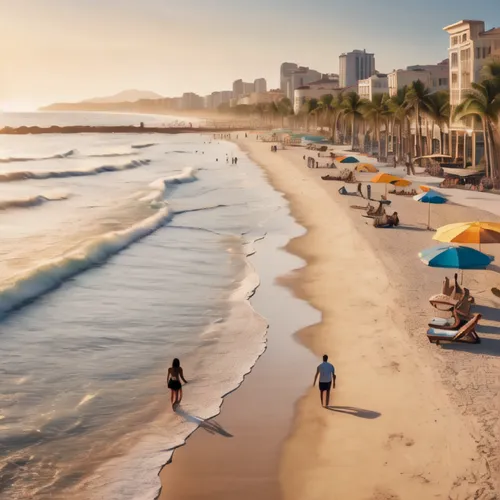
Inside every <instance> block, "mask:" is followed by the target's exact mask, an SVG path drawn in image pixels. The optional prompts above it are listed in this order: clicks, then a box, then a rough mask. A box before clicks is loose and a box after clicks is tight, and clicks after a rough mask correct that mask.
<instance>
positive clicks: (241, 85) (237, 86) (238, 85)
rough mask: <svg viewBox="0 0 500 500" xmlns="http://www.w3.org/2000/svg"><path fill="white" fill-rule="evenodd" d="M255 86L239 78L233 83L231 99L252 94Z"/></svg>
mask: <svg viewBox="0 0 500 500" xmlns="http://www.w3.org/2000/svg"><path fill="white" fill-rule="evenodd" d="M254 90H255V86H254V84H253V83H249V82H248V83H247V82H244V81H243V80H242V79H241V78H240V79H239V80H235V81H234V82H233V98H234V99H239V98H240V97H241V96H242V95H245V94H250V93H251V92H254Z"/></svg>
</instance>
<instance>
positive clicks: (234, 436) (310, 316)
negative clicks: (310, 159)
mask: <svg viewBox="0 0 500 500" xmlns="http://www.w3.org/2000/svg"><path fill="white" fill-rule="evenodd" d="M238 145H239V146H241V144H239V143H238ZM259 168H260V167H259ZM262 175H264V176H265V172H263V174H262ZM282 211H283V214H282V215H278V217H279V219H280V220H281V219H282V217H284V218H285V219H286V225H287V228H286V229H285V228H281V223H280V229H279V234H274V233H271V234H267V235H266V237H265V238H264V239H263V240H260V241H258V242H257V243H256V244H255V250H256V252H255V253H254V254H253V255H252V256H251V262H253V266H254V268H255V269H256V270H257V272H258V274H259V277H260V279H261V284H260V286H259V289H258V291H257V293H256V295H255V296H254V297H252V299H251V302H252V307H253V308H254V309H255V310H256V311H257V312H258V314H260V315H262V316H263V317H264V318H265V319H266V320H267V322H268V323H269V330H268V333H267V337H266V349H265V351H264V353H263V354H262V355H261V356H260V357H259V359H258V360H257V362H256V364H255V365H254V366H253V367H252V369H251V371H250V372H249V373H248V374H247V375H246V376H245V379H244V381H243V383H242V384H241V385H240V386H239V387H238V389H237V390H235V391H233V392H232V393H231V394H229V395H228V396H226V397H225V398H224V402H223V405H222V407H221V411H220V413H219V414H218V415H217V416H216V417H214V418H213V419H210V420H208V421H206V422H205V424H206V425H201V426H200V428H199V429H197V432H195V433H193V434H192V436H190V438H189V440H188V441H187V442H186V445H187V446H183V447H181V448H178V449H176V450H175V453H174V455H173V457H172V461H171V462H170V463H169V464H166V465H165V466H164V467H163V468H162V470H161V472H160V479H161V483H162V489H161V492H160V494H159V496H158V497H157V498H158V499H159V500H165V499H170V498H176V497H180V498H183V499H191V498H192V499H195V498H201V497H202V498H213V499H214V500H215V499H218V500H222V499H228V500H229V499H234V498H239V499H248V500H250V499H254V498H256V496H258V497H259V498H261V499H264V498H265V499H269V500H272V499H276V498H279V497H280V496H281V485H280V483H279V450H280V449H281V446H282V444H283V442H284V441H285V439H286V437H287V434H288V431H289V428H290V427H289V426H288V425H287V424H289V423H291V421H292V419H293V412H294V407H295V404H296V402H297V399H298V398H299V397H300V396H301V394H302V393H303V392H304V390H305V389H306V387H308V386H309V385H310V383H311V381H312V377H310V368H309V367H310V363H311V362H312V363H314V362H315V360H313V358H312V356H311V354H310V353H309V352H308V351H307V350H306V349H304V347H303V346H302V345H301V344H300V343H299V342H297V341H296V338H295V336H294V335H292V333H293V331H294V330H296V329H297V327H299V328H301V327H303V328H305V329H307V328H309V325H310V324H311V323H316V322H318V321H319V320H320V318H319V315H318V313H317V311H315V310H313V309H312V308H310V306H309V305H308V304H307V303H305V302H304V301H302V300H299V299H297V298H295V297H290V291H289V289H288V288H286V287H283V286H281V285H279V284H277V283H276V280H277V279H279V278H280V277H281V276H283V275H289V274H290V273H292V274H293V273H295V272H296V271H295V270H296V269H300V268H302V267H303V266H304V262H303V261H302V260H301V259H298V258H297V257H296V256H294V255H292V254H290V253H289V252H286V250H285V247H286V245H287V244H288V242H289V239H290V237H289V235H290V234H293V233H295V234H296V236H295V237H298V238H300V237H302V235H300V236H299V235H298V234H299V233H303V230H302V228H300V226H299V225H298V224H297V223H296V222H295V221H294V220H293V219H292V217H291V216H290V215H289V207H288V205H285V206H284V207H282ZM283 232H284V233H285V234H283ZM276 250H278V251H276ZM270 261H271V262H270ZM271 264H272V265H271ZM271 296H272V297H273V301H272V302H273V304H270V301H269V297H271ZM289 308H293V310H294V313H295V316H293V317H287V316H286V315H285V316H284V315H283V314H282V311H283V310H286V309H289ZM283 352H286V354H287V356H286V357H285V356H282V353H283ZM249 411H250V412H251V419H249V415H248V412H249ZM250 421H251V425H249V423H250ZM203 431H206V432H203ZM228 434H230V436H228ZM221 436H222V437H221ZM228 437H229V439H228ZM243 449H244V450H245V451H244V452H242V450H243ZM257 455H258V457H259V458H258V460H255V457H256V456H257ZM193 477H195V478H196V481H193V480H192V478H193ZM234 478H237V479H238V480H237V481H234Z"/></svg>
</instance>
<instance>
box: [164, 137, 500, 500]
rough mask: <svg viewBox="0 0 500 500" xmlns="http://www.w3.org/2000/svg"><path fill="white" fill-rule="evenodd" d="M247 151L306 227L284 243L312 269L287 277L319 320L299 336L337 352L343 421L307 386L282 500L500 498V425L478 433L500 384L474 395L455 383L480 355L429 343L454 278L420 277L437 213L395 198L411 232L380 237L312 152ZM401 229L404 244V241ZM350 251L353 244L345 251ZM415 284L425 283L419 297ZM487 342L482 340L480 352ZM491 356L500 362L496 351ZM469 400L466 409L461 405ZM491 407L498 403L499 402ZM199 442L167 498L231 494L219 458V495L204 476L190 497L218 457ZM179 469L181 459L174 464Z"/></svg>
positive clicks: (485, 278)
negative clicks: (430, 302) (444, 285)
mask: <svg viewBox="0 0 500 500" xmlns="http://www.w3.org/2000/svg"><path fill="white" fill-rule="evenodd" d="M250 141H251V139H250V140H249V141H239V143H238V144H239V145H240V147H242V148H243V149H244V150H246V151H247V152H248V153H249V156H250V158H251V159H252V160H253V161H254V162H255V163H257V164H258V165H260V166H261V167H262V168H263V170H264V171H265V172H266V175H267V177H268V180H269V182H270V183H271V185H272V186H273V187H274V188H275V189H276V190H277V191H279V192H281V193H284V198H285V199H286V200H287V201H288V202H289V206H290V211H291V215H292V216H293V217H294V219H295V220H296V222H297V223H298V224H300V225H301V226H303V227H305V228H306V230H307V232H306V234H305V235H303V236H300V237H298V238H294V239H293V240H291V241H290V242H289V243H288V245H287V246H286V249H287V251H288V252H290V253H291V254H293V255H297V256H299V257H300V258H301V259H302V260H303V261H305V262H306V266H305V267H302V268H301V269H298V270H297V271H295V272H294V273H292V276H290V275H288V276H286V277H284V278H281V279H280V280H279V282H280V284H282V285H286V286H287V288H289V289H291V290H292V291H293V293H294V295H295V296H296V297H299V298H301V299H302V300H307V302H308V303H310V304H311V305H312V306H313V307H314V308H316V309H317V310H319V311H320V312H321V314H322V321H321V323H320V324H316V325H313V326H311V327H309V328H306V329H305V330H304V331H302V332H301V333H300V334H299V338H300V340H301V341H302V343H303V344H304V345H305V346H306V347H308V348H309V349H310V350H312V351H313V352H314V353H316V354H317V355H320V354H322V353H323V352H327V353H328V354H330V357H331V360H332V362H333V363H334V365H336V367H337V372H338V376H339V379H338V382H339V383H338V386H337V390H336V391H335V392H334V394H333V402H334V405H335V406H336V408H335V409H334V411H333V412H328V411H325V410H322V409H321V408H320V407H319V404H318V401H317V394H316V392H317V389H316V390H315V391H314V392H313V391H312V390H309V391H307V386H308V385H309V384H308V385H305V386H304V387H303V392H302V393H299V391H297V392H296V393H295V395H294V397H295V400H296V401H297V400H298V403H297V404H296V405H295V406H294V407H295V408H296V411H295V412H294V414H292V416H291V417H290V416H289V418H290V420H288V421H287V422H288V423H287V425H288V424H289V429H288V430H287V436H288V437H287V439H286V441H280V442H279V443H275V453H274V457H275V461H277V463H278V465H279V482H280V485H279V490H280V491H281V493H282V494H281V497H282V498H284V499H286V500H289V499H293V500H295V499H297V500H299V499H300V500H304V499H309V498H311V499H316V498H319V497H324V496H326V497H329V496H331V495H332V494H333V495H337V496H338V497H339V498H351V499H354V500H356V499H359V500H365V499H377V500H378V499H386V498H387V499H389V498H390V499H405V500H406V499H411V500H413V499H415V500H417V499H421V498H431V497H434V498H443V499H445V498H448V497H449V495H450V494H452V495H454V496H453V498H457V499H465V498H469V497H470V495H475V498H478V499H479V498H480V499H493V498H496V496H494V495H495V490H496V488H497V481H498V467H495V466H496V464H497V463H498V459H497V454H498V452H497V451H496V449H495V445H494V443H495V434H496V435H497V436H498V435H499V433H498V432H499V431H500V429H498V425H497V429H495V430H496V432H495V433H493V434H494V435H493V436H490V435H486V436H485V435H481V427H482V426H483V425H484V424H485V423H486V424H488V423H489V426H490V430H491V419H492V416H493V415H496V417H498V409H495V408H494V407H493V408H491V404H490V408H488V410H489V411H488V412H487V420H486V421H484V418H483V421H482V418H481V417H482V415H481V411H482V409H484V406H485V405H486V404H487V403H486V399H491V398H492V397H493V398H494V395H495V394H496V392H495V387H494V384H493V386H492V387H489V388H488V387H485V386H484V385H482V386H481V387H482V388H483V389H485V390H486V389H489V390H490V394H489V395H487V394H486V395H480V394H472V393H471V392H470V389H468V388H467V385H468V384H467V380H464V378H463V377H458V380H456V378H457V377H456V376H455V375H454V374H456V373H459V370H460V368H458V367H459V366H460V367H461V368H462V369H463V370H464V371H466V373H467V374H468V376H469V377H470V378H471V380H470V381H469V385H472V386H474V385H477V384H478V382H479V383H481V380H480V379H478V378H477V376H478V375H479V376H480V377H481V373H482V370H483V365H484V363H485V361H484V360H483V359H481V360H480V359H479V358H478V357H474V348H475V346H472V347H471V348H470V352H460V351H458V352H457V351H455V350H454V349H453V347H452V348H450V349H447V348H446V349H437V348H436V347H435V346H430V345H428V342H427V339H426V338H425V328H426V327H425V319H426V318H427V317H429V316H430V314H432V312H431V311H430V310H429V308H428V306H427V304H426V300H427V297H428V296H430V295H432V294H433V293H436V292H437V291H439V289H440V286H441V280H442V278H443V276H444V275H446V274H448V275H449V274H450V273H449V272H448V273H446V272H445V271H444V270H436V269H429V268H425V267H422V265H421V264H420V263H417V261H416V259H415V257H414V255H416V251H417V249H420V248H423V246H424V245H427V246H430V245H431V244H432V243H431V241H430V235H429V233H428V232H427V231H425V230H424V229H423V228H422V227H421V225H422V223H423V221H424V220H425V218H426V217H425V214H426V211H427V207H426V206H423V205H421V204H415V203H414V202H413V201H412V200H408V199H404V198H403V197H391V199H392V200H393V207H394V209H395V210H397V211H398V213H403V214H404V217H405V220H404V222H406V224H405V225H403V227H401V228H398V229H396V230H380V229H378V230H377V229H374V228H373V227H372V226H371V225H368V224H367V223H366V221H363V219H362V218H361V217H360V214H359V212H357V211H354V210H352V209H350V208H349V204H350V203H351V202H352V201H354V200H353V199H352V197H340V196H339V195H338V194H337V192H336V191H337V189H338V187H339V186H340V185H341V184H338V183H335V182H330V183H325V182H322V181H321V179H320V175H321V174H322V172H321V170H316V169H307V168H306V166H305V164H304V162H303V160H302V152H303V150H302V149H295V150H294V149H289V150H285V151H280V152H279V153H274V154H273V153H269V151H268V145H267V144H265V145H263V144H258V143H252V142H250ZM398 198H399V199H398ZM443 207H444V208H442V209H441V211H440V213H439V214H437V215H436V216H435V219H434V221H435V223H436V224H437V222H438V221H439V222H440V224H441V223H449V222H455V221H456V220H459V219H457V217H458V218H463V217H465V216H466V215H469V216H477V217H481V216H482V218H485V217H487V216H489V218H490V219H493V218H494V217H491V214H484V212H481V211H479V210H471V209H470V208H469V209H468V208H467V207H463V206H460V205H452V204H450V205H449V206H447V205H444V206H443ZM433 217H434V215H433ZM478 220H479V219H478ZM408 222H410V223H412V224H408ZM396 231H399V232H400V233H399V234H404V235H405V238H404V239H403V240H402V239H401V238H398V237H397V236H396ZM339 241H341V242H342V245H335V243H336V242H339ZM490 248H491V247H490ZM413 259H415V261H414V260H413ZM487 273H488V272H487V271H483V272H477V273H474V278H471V284H470V286H471V288H472V289H473V292H474V294H475V296H476V297H480V298H481V299H482V300H481V302H483V301H484V302H487V303H491V298H490V297H488V296H485V295H486V294H485V293H484V288H485V283H487V282H488V283H489V282H490V281H492V279H494V277H493V278H492V276H491V273H490V274H487ZM343 276H345V279H342V277H343ZM416 283H419V286H417V287H415V284H416ZM474 288H480V290H479V291H477V290H475V289H474ZM488 301H489V302H488ZM490 307H491V306H490ZM259 312H260V311H259ZM361 313H362V314H361ZM484 319H485V320H486V321H485V323H486V325H485V327H483V328H484V329H485V330H486V331H487V332H489V331H491V329H492V328H497V327H495V326H491V325H494V322H495V318H494V317H492V316H491V315H490V317H485V318H484ZM294 330H296V328H295V329H294ZM294 330H292V331H294ZM494 333H497V331H495V332H494ZM498 333H500V332H498ZM480 335H482V332H481V329H480ZM351 337H354V338H351ZM488 342H490V340H489V339H485V341H483V345H484V344H486V343H488ZM301 348H302V347H301ZM303 350H304V351H305V352H307V349H303ZM480 353H481V354H482V355H483V356H484V355H486V356H489V355H490V353H489V352H488V351H486V352H485V351H480ZM263 359H264V356H263V357H262V358H261V359H260V360H259V362H258V363H257V364H256V366H255V367H254V369H253V370H252V372H251V374H250V376H249V379H248V381H245V384H243V385H242V386H241V388H240V389H239V390H238V391H236V393H235V396H234V397H235V398H238V399H239V400H240V402H241V401H245V397H244V396H243V392H242V391H243V390H245V392H247V394H248V393H251V391H252V387H251V384H252V382H251V377H252V374H253V372H254V371H257V370H259V365H260V363H261V362H262V360H263ZM486 359H487V363H489V364H490V368H491V370H492V371H494V373H496V374H498V375H500V366H499V365H500V364H499V363H498V361H497V358H496V357H495V355H494V354H491V357H488V358H486ZM311 371H312V372H313V373H312V375H314V365H311V366H308V367H307V371H306V370H304V371H303V376H306V377H311V378H312V375H311V373H310V372H311ZM464 388H465V391H464ZM471 389H472V387H471ZM253 390H255V388H254V389H253ZM461 391H462V392H465V393H466V398H467V399H469V402H467V401H466V402H465V404H464V402H463V401H461V400H460V396H461ZM304 393H305V395H304ZM478 396H480V401H477V402H480V403H481V405H482V406H478V408H477V411H476V412H474V411H473V409H471V407H470V401H471V400H472V401H474V399H475V397H476V398H477V397H478ZM490 403H493V405H494V401H491V402H490ZM228 406H229V405H228ZM464 406H465V408H466V410H465V413H464V411H463V410H462V409H461V408H462V407H464ZM235 415H237V413H235V410H234V408H228V407H226V404H224V407H223V409H222V412H221V418H224V419H226V421H227V422H228V423H230V422H231V421H233V420H234V419H235ZM255 426H257V427H258V424H257V423H256V422H254V421H248V422H246V427H247V431H248V429H252V428H254V427H255ZM254 431H255V429H254ZM248 432H249V431H248ZM457 436H460V439H457V438H456V437H457ZM194 437H195V438H196V435H195V436H194ZM189 444H190V446H189V447H186V449H185V450H183V452H184V455H185V457H184V458H183V460H182V461H179V462H180V463H178V465H177V467H176V470H175V472H174V470H173V469H171V473H170V474H167V473H166V472H164V473H163V474H162V475H163V477H162V482H163V484H164V486H165V491H167V490H170V492H169V495H170V493H172V495H171V496H165V497H160V498H162V500H163V498H165V499H166V498H173V497H174V496H178V497H180V498H200V497H202V498H210V499H211V498H214V500H215V498H226V497H224V496H223V495H224V494H225V493H226V492H227V490H226V489H225V487H226V486H227V485H228V478H227V477H226V476H225V475H224V474H223V472H221V471H223V469H220V465H221V463H220V462H219V463H218V465H219V468H217V465H216V463H217V456H216V459H215V463H214V464H211V466H212V465H213V469H212V473H213V474H215V475H217V477H218V479H219V483H220V484H219V485H218V489H217V493H218V495H214V494H213V493H214V492H213V491H212V493H210V491H209V490H207V489H206V488H205V487H206V485H207V479H206V478H201V480H200V478H199V476H197V475H196V474H195V475H194V477H196V478H197V484H198V488H199V489H198V492H203V494H202V495H201V496H200V495H199V494H198V496H189V494H187V495H186V488H189V484H190V480H191V482H192V478H193V475H192V472H193V471H192V469H190V466H189V464H190V461H191V460H193V459H194V457H197V458H196V460H201V463H200V464H199V466H200V467H201V468H203V467H206V466H207V463H206V462H207V460H208V461H211V460H213V458H214V454H213V453H212V452H211V450H209V449H208V445H207V443H206V442H203V441H202V440H198V442H196V441H195V440H194V439H193V442H191V441H190V443H189ZM230 453H232V456H231V457H229V458H226V463H227V461H228V460H232V461H238V460H240V457H239V454H241V450H240V452H239V454H238V450H231V451H230ZM248 453H251V454H252V455H253V460H254V461H258V460H260V459H261V456H262V453H260V450H256V449H255V448H252V447H250V448H249V451H247V452H246V454H248ZM198 455H201V456H203V457H204V461H205V463H203V460H202V459H201V458H199V457H198ZM312 457H314V459H313V460H311V458H312ZM175 462H176V459H175V458H174V462H173V464H171V465H170V466H169V467H172V465H175ZM275 463H276V462H275ZM168 469H169V468H168V467H166V468H165V469H164V471H167V470H168ZM271 471H275V468H273V469H271ZM174 476H175V478H176V481H175V485H174V488H173V490H172V489H171V482H170V481H171V480H172V478H173V477H174ZM274 491H275V492H276V491H278V490H277V489H275V490H274ZM269 493H270V490H269V488H267V489H266V488H265V485H264V486H263V487H262V488H260V489H259V490H258V491H257V493H255V492H254V497H255V496H258V497H260V498H262V499H266V498H278V497H277V496H276V495H275V496H272V495H271V496H269ZM227 498H231V495H229V496H227ZM248 498H250V496H249V497H248Z"/></svg>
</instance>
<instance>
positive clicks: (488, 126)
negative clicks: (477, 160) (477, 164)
mask: <svg viewBox="0 0 500 500" xmlns="http://www.w3.org/2000/svg"><path fill="white" fill-rule="evenodd" d="M486 131H487V133H488V144H489V154H490V177H495V178H498V176H499V175H498V174H499V172H498V169H497V164H496V163H497V162H496V156H495V138H494V135H493V130H492V128H491V123H490V121H489V119H487V121H486Z"/></svg>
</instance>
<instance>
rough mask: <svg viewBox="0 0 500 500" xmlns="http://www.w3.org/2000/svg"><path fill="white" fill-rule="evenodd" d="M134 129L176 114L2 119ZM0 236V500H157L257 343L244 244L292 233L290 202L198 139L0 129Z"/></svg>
mask: <svg viewBox="0 0 500 500" xmlns="http://www.w3.org/2000/svg"><path fill="white" fill-rule="evenodd" d="M139 121H144V122H145V123H146V124H147V125H149V124H151V125H153V124H163V123H173V122H175V121H176V119H175V118H173V117H165V116H159V117H157V116H144V117H143V116H140V115H118V114H116V115H114V114H98V113H76V114H75V113H26V114H0V128H1V127H3V126H5V125H8V126H19V125H21V124H23V125H28V126H29V125H39V126H49V125H71V124H75V125H77V124H86V125H93V124H95V125H103V124H106V125H122V124H131V123H137V122H139ZM232 157H238V163H237V165H233V164H232V163H231V158H232ZM0 231H1V235H2V244H1V245H0V255H1V261H0V353H1V356H0V373H1V377H2V378H1V380H2V383H1V385H0V498H1V499H9V500H16V499H24V498H37V499H45V498H47V499H48V498H50V499H54V498H55V499H58V498H61V499H62V498H90V499H93V498H106V499H107V500H110V499H114V498H116V499H153V498H155V496H156V494H157V492H158V489H159V486H160V485H159V480H158V477H157V474H158V472H159V470H160V468H161V466H162V465H164V464H165V463H167V462H168V461H169V459H170V458H171V456H172V452H173V450H174V449H175V448H176V447H178V446H180V445H182V444H183V443H184V442H185V440H186V438H187V437H188V436H189V435H190V434H191V433H192V432H193V431H194V430H195V429H196V428H197V426H198V425H199V424H200V423H201V422H202V421H203V420H205V419H207V418H210V417H212V416H214V415H216V414H217V413H218V412H219V409H220V406H221V404H222V397H223V396H224V395H225V394H227V393H229V392H231V391H233V390H234V389H236V388H237V387H238V385H239V384H240V383H241V382H242V380H243V377H244V375H245V374H246V373H248V372H249V371H250V370H251V368H252V366H253V365H254V364H255V362H256V361H257V359H258V357H259V356H260V355H261V354H262V353H263V352H264V350H265V343H266V330H267V326H268V325H267V321H266V318H264V317H262V316H261V315H260V314H259V311H258V310H254V308H253V307H252V300H251V297H252V295H253V294H254V293H255V292H256V290H257V293H259V292H258V286H259V282H260V278H259V272H260V271H259V270H258V269H256V268H255V267H254V265H253V264H252V254H253V253H254V252H255V251H257V252H259V246H261V248H262V251H264V252H269V260H270V261H272V259H276V258H277V255H278V254H276V251H277V249H278V248H279V247H280V246H282V245H284V244H286V242H287V241H288V239H289V238H290V237H293V236H297V235H299V234H301V233H302V229H301V228H300V227H299V226H297V225H296V224H295V222H293V220H292V219H291V217H290V216H289V213H288V206H287V203H286V202H285V201H284V199H283V197H282V196H281V195H280V194H279V193H277V192H276V191H274V190H273V189H272V188H271V187H270V185H269V184H268V183H267V181H266V179H265V176H264V174H263V173H262V171H261V170H260V168H259V167H258V166H257V165H255V164H254V163H253V162H252V161H251V160H250V159H249V158H248V157H247V156H246V155H245V154H244V153H243V152H242V151H240V150H239V149H238V147H237V146H236V145H235V144H233V143H231V142H229V141H222V140H215V139H214V138H213V136H203V135H200V134H195V133H193V134H182V135H146V134H137V135H131V134H123V135H122V134H109V135H108V134H82V135H57V134H54V135H24V136H10V135H9V136H1V135H0ZM265 240H267V242H268V243H267V244H266V245H261V243H262V242H263V241H265ZM269 242H273V243H272V244H270V243H269ZM271 254H273V255H271ZM259 260H260V261H265V260H266V259H265V258H263V256H262V255H260V259H259ZM270 299H271V298H270ZM174 357H178V358H180V359H181V362H182V365H183V367H184V370H185V376H186V378H187V379H188V381H189V384H188V385H187V386H186V388H185V389H186V390H185V395H184V400H183V402H182V405H181V407H180V408H179V411H177V413H173V412H172V410H171V408H170V405H169V394H168V390H167V387H166V372H167V368H168V366H170V364H171V360H172V358H174ZM131 471H134V474H133V477H132V474H131Z"/></svg>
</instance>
